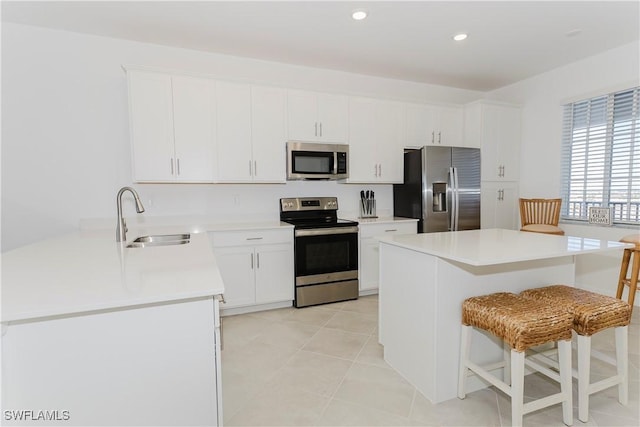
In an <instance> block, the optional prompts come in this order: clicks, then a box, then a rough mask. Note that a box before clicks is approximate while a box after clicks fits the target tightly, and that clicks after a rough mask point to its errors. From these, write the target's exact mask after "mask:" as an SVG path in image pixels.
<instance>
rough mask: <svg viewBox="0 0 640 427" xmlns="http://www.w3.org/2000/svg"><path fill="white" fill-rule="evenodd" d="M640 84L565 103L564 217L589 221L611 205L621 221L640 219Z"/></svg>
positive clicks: (629, 222)
mask: <svg viewBox="0 0 640 427" xmlns="http://www.w3.org/2000/svg"><path fill="white" fill-rule="evenodd" d="M639 110H640V88H634V89H628V90H624V91H621V92H616V93H611V94H608V95H603V96H599V97H596V98H591V99H587V100H584V101H579V102H574V103H572V104H567V105H565V106H564V125H563V129H562V218H563V219H572V220H582V221H586V220H587V216H588V213H589V208H590V207H593V206H597V207H610V208H612V220H613V222H614V223H617V224H640V111H639Z"/></svg>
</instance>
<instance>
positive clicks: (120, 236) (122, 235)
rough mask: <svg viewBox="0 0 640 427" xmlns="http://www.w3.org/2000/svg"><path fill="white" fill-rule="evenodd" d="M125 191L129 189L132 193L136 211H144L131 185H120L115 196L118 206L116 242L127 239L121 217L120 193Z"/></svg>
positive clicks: (125, 227) (125, 226)
mask: <svg viewBox="0 0 640 427" xmlns="http://www.w3.org/2000/svg"><path fill="white" fill-rule="evenodd" d="M125 191H130V192H131V194H133V198H134V199H135V201H136V211H137V212H138V213H142V212H144V206H142V202H141V201H140V196H138V193H136V190H134V189H133V188H131V187H122V188H121V189H120V191H118V195H117V196H116V205H117V207H118V226H117V227H116V242H126V241H127V223H126V221H125V220H124V218H123V217H122V194H123V193H124V192H125Z"/></svg>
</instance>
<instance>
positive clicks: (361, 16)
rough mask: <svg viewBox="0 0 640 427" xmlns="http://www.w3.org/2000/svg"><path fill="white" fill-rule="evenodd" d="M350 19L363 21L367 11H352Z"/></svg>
mask: <svg viewBox="0 0 640 427" xmlns="http://www.w3.org/2000/svg"><path fill="white" fill-rule="evenodd" d="M351 17H352V18H353V19H355V20H356V21H362V20H363V19H365V18H366V17H367V11H366V10H360V9H359V10H354V11H353V13H352V14H351Z"/></svg>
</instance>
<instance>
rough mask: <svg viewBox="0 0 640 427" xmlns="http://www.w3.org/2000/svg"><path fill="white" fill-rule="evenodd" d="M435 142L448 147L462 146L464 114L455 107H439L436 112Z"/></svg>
mask: <svg viewBox="0 0 640 427" xmlns="http://www.w3.org/2000/svg"><path fill="white" fill-rule="evenodd" d="M438 123H439V126H438V130H437V135H436V137H437V142H438V143H439V144H440V145H446V146H449V147H460V146H463V145H464V142H463V136H464V129H463V126H464V113H463V111H462V109H461V108H457V107H440V108H439V110H438Z"/></svg>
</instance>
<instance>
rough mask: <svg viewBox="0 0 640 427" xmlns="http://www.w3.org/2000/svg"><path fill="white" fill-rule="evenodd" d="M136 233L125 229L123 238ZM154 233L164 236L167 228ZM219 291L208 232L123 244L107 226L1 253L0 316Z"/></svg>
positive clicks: (117, 305)
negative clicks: (173, 241)
mask: <svg viewBox="0 0 640 427" xmlns="http://www.w3.org/2000/svg"><path fill="white" fill-rule="evenodd" d="M142 231H143V230H135V231H134V230H131V229H130V230H129V233H127V238H128V240H129V241H131V240H132V239H134V238H135V237H137V236H140V235H142V234H144V233H143V232H142ZM144 231H153V230H152V229H147V230H144ZM155 231H156V233H154V234H162V233H163V232H166V231H167V229H163V230H158V229H156V230H155ZM173 231H184V230H173ZM158 232H159V233H158ZM223 292H224V286H223V283H222V278H221V277H220V272H219V270H218V266H217V264H216V260H215V257H214V255H213V252H212V250H211V247H210V244H209V239H208V237H207V234H206V233H201V234H191V241H190V243H188V244H185V245H176V246H159V247H145V248H126V247H125V245H123V244H121V243H118V242H116V241H115V232H114V229H113V228H112V229H110V230H108V231H106V230H97V231H83V232H78V233H73V234H69V235H65V236H62V237H58V238H53V239H47V240H43V241H41V242H37V243H34V244H31V245H27V246H23V247H21V248H18V249H14V250H12V251H8V252H5V253H3V254H2V315H1V318H0V320H1V321H2V322H9V321H17V320H27V319H34V318H40V317H48V316H58V315H70V314H75V313H83V312H91V311H96V310H109V309H118V308H125V307H132V306H137V305H143V304H153V303H162V302H170V301H179V300H185V299H191V298H198V297H205V296H211V295H217V294H221V293H223Z"/></svg>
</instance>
